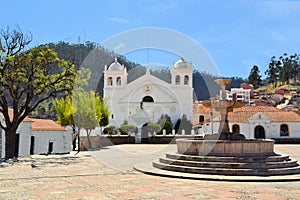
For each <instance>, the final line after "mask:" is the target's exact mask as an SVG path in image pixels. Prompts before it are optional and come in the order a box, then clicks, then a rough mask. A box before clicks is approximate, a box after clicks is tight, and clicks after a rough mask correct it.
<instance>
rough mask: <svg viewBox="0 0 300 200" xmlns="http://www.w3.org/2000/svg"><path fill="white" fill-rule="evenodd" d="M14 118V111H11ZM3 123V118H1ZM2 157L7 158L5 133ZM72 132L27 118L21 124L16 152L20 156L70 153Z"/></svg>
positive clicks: (55, 124)
mask: <svg viewBox="0 0 300 200" xmlns="http://www.w3.org/2000/svg"><path fill="white" fill-rule="evenodd" d="M9 114H10V116H12V110H9ZM0 120H1V123H2V124H4V122H3V117H0ZM0 136H1V137H0V138H1V146H0V156H1V158H4V157H5V132H4V131H3V130H2V131H1V135H0ZM71 142H72V132H71V131H68V130H67V129H66V128H64V127H62V126H60V125H58V124H57V123H56V122H54V121H52V120H47V119H34V118H29V117H26V118H25V119H24V120H23V121H22V123H21V124H20V126H19V128H18V130H17V134H16V151H17V154H18V156H20V157H23V156H29V155H34V154H64V153H70V151H71Z"/></svg>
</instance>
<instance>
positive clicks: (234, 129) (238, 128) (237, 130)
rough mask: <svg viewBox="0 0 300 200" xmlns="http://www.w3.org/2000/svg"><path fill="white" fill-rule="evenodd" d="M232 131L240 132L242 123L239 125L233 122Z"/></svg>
mask: <svg viewBox="0 0 300 200" xmlns="http://www.w3.org/2000/svg"><path fill="white" fill-rule="evenodd" d="M232 132H233V133H240V125H238V124H233V125H232Z"/></svg>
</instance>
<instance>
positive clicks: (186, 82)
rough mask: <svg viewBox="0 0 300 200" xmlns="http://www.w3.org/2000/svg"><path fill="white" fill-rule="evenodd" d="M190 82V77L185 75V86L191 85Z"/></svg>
mask: <svg viewBox="0 0 300 200" xmlns="http://www.w3.org/2000/svg"><path fill="white" fill-rule="evenodd" d="M189 80H190V78H189V76H188V75H185V76H184V85H188V84H189Z"/></svg>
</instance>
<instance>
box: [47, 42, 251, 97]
mask: <svg viewBox="0 0 300 200" xmlns="http://www.w3.org/2000/svg"><path fill="white" fill-rule="evenodd" d="M42 46H49V47H50V48H51V49H53V50H55V51H56V52H57V53H58V56H59V57H60V58H63V59H66V60H70V61H71V62H73V63H74V64H75V68H76V69H79V68H81V67H84V68H89V69H90V70H91V71H92V76H91V79H90V82H89V88H88V89H93V90H96V92H97V93H99V94H100V96H102V95H103V70H104V66H105V65H107V66H108V65H110V64H111V63H112V62H113V61H114V59H115V57H118V61H119V62H120V63H121V64H124V65H125V66H126V67H127V71H128V81H129V82H130V81H132V80H134V79H136V78H138V77H140V76H142V75H143V74H145V72H146V70H145V67H143V66H141V65H140V64H138V63H135V62H132V61H129V60H128V59H127V58H126V57H125V56H123V55H117V54H115V53H114V52H112V51H108V50H107V49H104V48H103V47H101V46H99V45H97V44H95V43H93V42H86V43H85V44H70V43H66V42H58V43H48V44H44V45H42ZM151 73H152V74H153V75H154V76H156V77H158V78H160V79H163V80H165V81H166V82H171V76H170V73H169V69H168V68H167V67H164V66H162V67H160V68H155V69H151ZM217 78H220V77H216V76H212V75H210V74H207V73H204V72H199V71H197V70H195V71H194V73H193V87H194V99H195V100H205V99H209V98H210V97H214V96H216V95H218V94H219V90H220V88H219V86H218V85H217V84H216V83H215V82H214V80H215V79H217ZM231 79H233V81H232V83H231V84H230V85H229V87H228V88H227V89H229V88H231V87H240V84H241V83H243V82H245V80H243V79H242V78H239V77H231Z"/></svg>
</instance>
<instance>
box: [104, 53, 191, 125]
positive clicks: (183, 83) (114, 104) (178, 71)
mask: <svg viewBox="0 0 300 200" xmlns="http://www.w3.org/2000/svg"><path fill="white" fill-rule="evenodd" d="M170 73H171V83H168V82H166V81H165V80H161V79H159V78H157V77H155V76H153V75H152V74H151V72H150V69H147V70H146V74H144V75H143V76H141V77H139V78H137V79H135V80H133V81H131V82H128V81H127V76H128V73H127V69H126V67H125V66H124V65H121V64H120V63H119V62H118V61H117V59H115V61H114V62H113V63H112V64H110V65H109V66H107V65H105V68H104V88H103V96H104V98H106V99H107V101H108V106H109V109H110V111H111V116H110V125H113V126H115V127H120V126H121V125H122V124H123V123H124V122H125V121H127V122H128V123H129V124H132V125H135V126H137V127H141V126H143V125H144V124H145V123H149V122H153V123H156V122H157V121H158V119H159V118H160V116H161V115H162V114H167V115H168V116H170V117H171V119H172V122H173V123H174V122H175V121H176V120H177V119H179V118H182V116H183V115H186V117H187V119H188V120H191V121H192V116H193V86H192V82H193V67H192V64H191V63H189V62H187V61H185V60H184V59H183V58H181V59H180V60H178V61H177V62H176V63H174V64H173V66H172V68H171V70H170Z"/></svg>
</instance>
